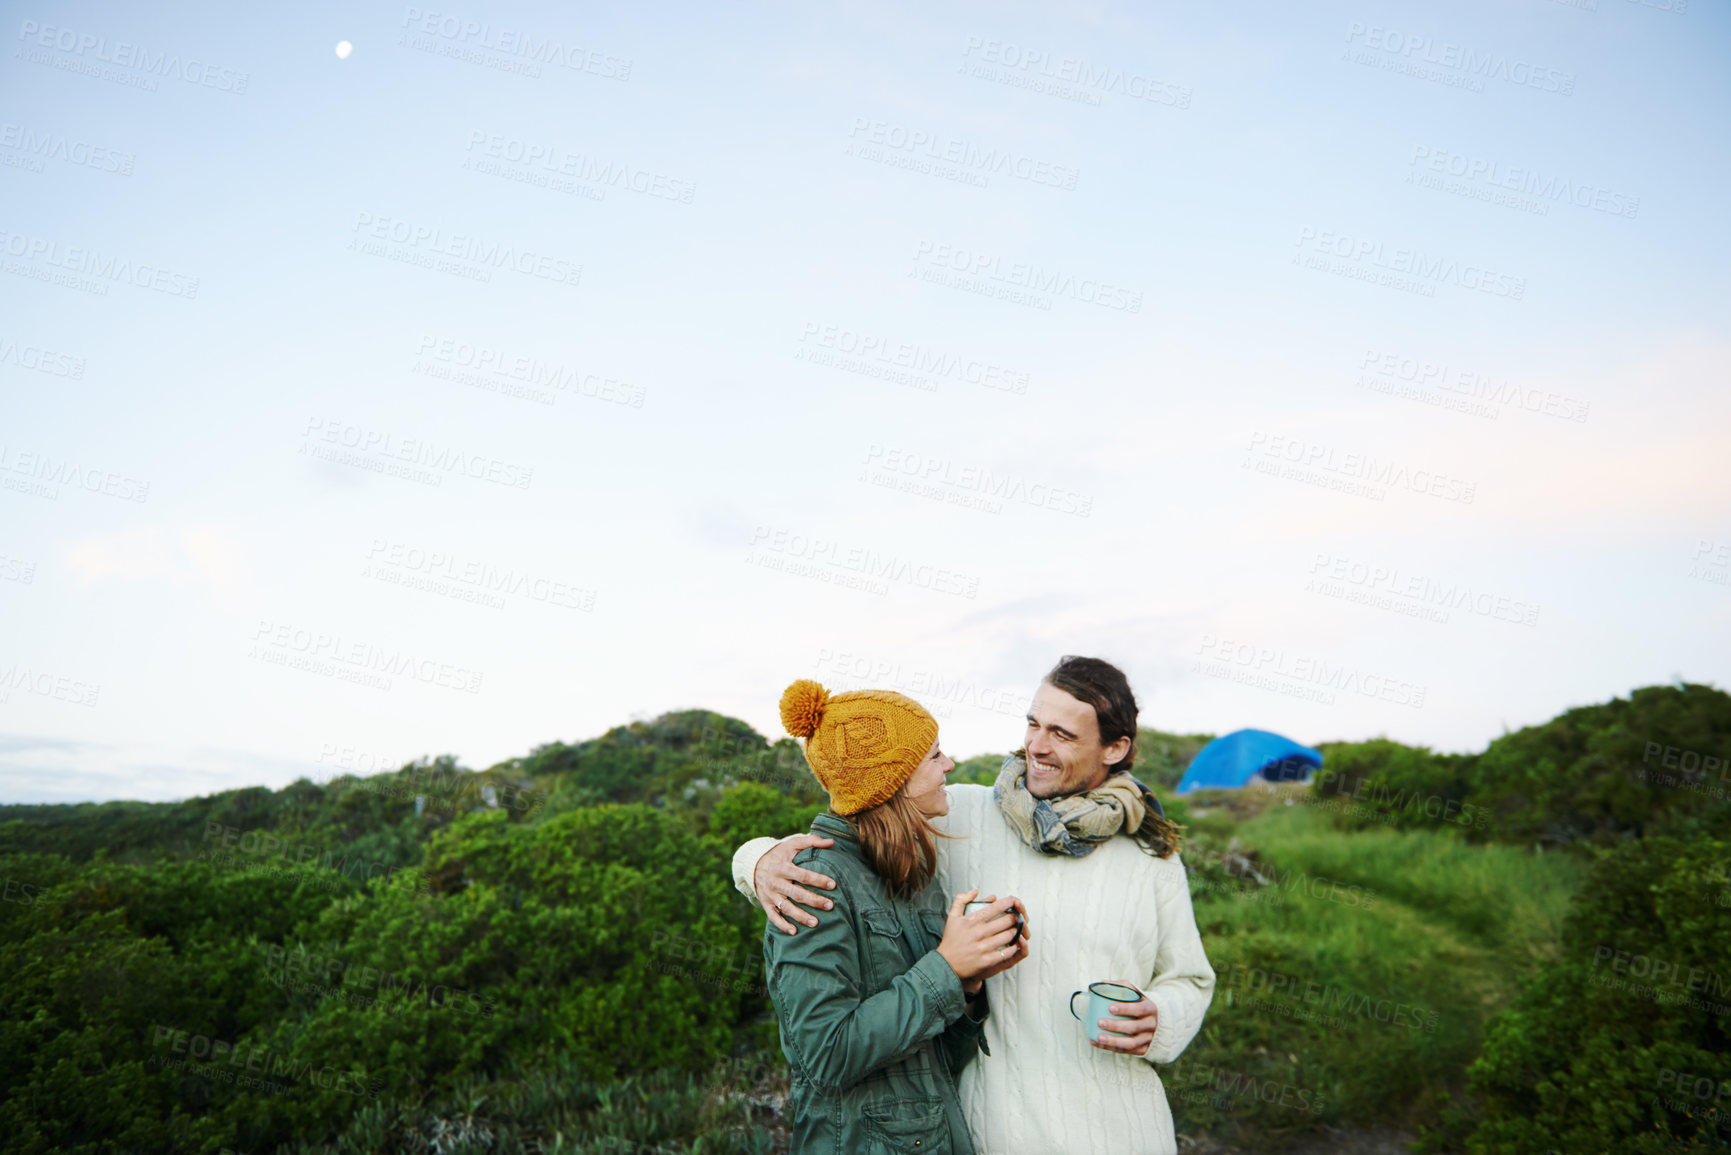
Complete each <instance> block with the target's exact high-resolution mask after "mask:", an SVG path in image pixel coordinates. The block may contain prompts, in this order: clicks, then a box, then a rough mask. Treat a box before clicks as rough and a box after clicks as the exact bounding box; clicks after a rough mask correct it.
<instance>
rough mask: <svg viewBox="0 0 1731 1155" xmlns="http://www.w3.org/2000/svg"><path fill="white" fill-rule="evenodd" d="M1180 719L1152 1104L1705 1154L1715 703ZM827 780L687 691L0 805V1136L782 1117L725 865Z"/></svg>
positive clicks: (371, 1137)
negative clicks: (615, 710)
mask: <svg viewBox="0 0 1731 1155" xmlns="http://www.w3.org/2000/svg"><path fill="white" fill-rule="evenodd" d="M1206 741H1207V736H1205V735H1177V734H1166V733H1161V732H1158V731H1153V730H1144V731H1143V732H1142V733H1141V735H1140V737H1139V744H1138V750H1139V753H1138V766H1137V770H1138V773H1139V774H1141V775H1142V776H1143V777H1144V779H1145V780H1146V781H1149V782H1150V783H1151V784H1153V785H1155V787H1156V789H1157V790H1158V791H1159V792H1160V793H1161V795H1162V797H1163V798H1164V799H1166V800H1167V801H1168V807H1167V809H1168V812H1169V814H1170V815H1171V816H1172V817H1174V818H1175V819H1177V820H1178V821H1180V822H1183V823H1186V824H1187V829H1186V838H1187V844H1186V847H1185V852H1184V858H1185V863H1186V866H1187V868H1188V870H1189V871H1190V875H1191V890H1192V897H1193V900H1194V903H1195V907H1196V914H1197V919H1198V922H1199V924H1200V925H1201V927H1202V930H1203V934H1204V941H1205V943H1206V944H1207V948H1208V951H1209V956H1210V959H1211V960H1212V961H1213V964H1214V966H1215V969H1216V971H1217V974H1218V976H1219V984H1218V987H1217V992H1216V997H1215V1000H1214V1004H1213V1006H1212V1008H1211V1010H1210V1012H1209V1016H1208V1019H1207V1021H1206V1023H1205V1025H1204V1027H1203V1029H1202V1031H1201V1033H1200V1034H1199V1035H1198V1036H1197V1038H1196V1040H1195V1042H1194V1043H1193V1044H1192V1045H1191V1046H1190V1048H1189V1049H1188V1050H1187V1051H1186V1053H1185V1055H1184V1056H1183V1058H1182V1059H1181V1060H1180V1061H1179V1062H1178V1063H1176V1064H1173V1065H1172V1066H1171V1067H1168V1068H1165V1069H1163V1078H1164V1080H1165V1082H1166V1085H1167V1090H1168V1097H1169V1099H1170V1101H1171V1103H1172V1107H1173V1111H1174V1114H1175V1116H1176V1118H1177V1120H1178V1124H1179V1128H1180V1131H1181V1132H1182V1133H1184V1134H1186V1135H1189V1136H1191V1137H1193V1138H1198V1139H1201V1140H1204V1141H1205V1142H1207V1143H1211V1144H1216V1145H1218V1144H1222V1143H1224V1144H1227V1145H1228V1146H1235V1147H1237V1148H1238V1149H1240V1150H1244V1151H1259V1152H1260V1151H1280V1150H1284V1149H1285V1148H1286V1146H1287V1145H1288V1144H1291V1143H1298V1142H1305V1141H1312V1140H1318V1139H1319V1137H1320V1138H1321V1141H1323V1142H1324V1143H1326V1142H1329V1141H1331V1140H1328V1139H1327V1136H1331V1135H1332V1136H1335V1137H1337V1138H1338V1137H1339V1136H1342V1135H1345V1134H1348V1133H1353V1132H1356V1131H1361V1130H1364V1129H1367V1128H1371V1127H1380V1128H1385V1129H1386V1128H1394V1129H1396V1130H1397V1131H1400V1132H1403V1133H1405V1134H1407V1135H1409V1136H1418V1135H1421V1134H1422V1136H1423V1139H1422V1143H1423V1145H1424V1148H1425V1150H1427V1151H1431V1152H1443V1151H1461V1152H1472V1153H1475V1155H1476V1153H1479V1152H1483V1153H1486V1155H1489V1153H1490V1152H1493V1151H1494V1152H1505V1151H1506V1152H1527V1151H1532V1152H1544V1151H1547V1150H1549V1149H1551V1147H1553V1146H1555V1145H1556V1142H1555V1137H1556V1136H1562V1135H1567V1136H1569V1139H1568V1143H1567V1146H1566V1147H1563V1148H1559V1149H1566V1150H1569V1151H1571V1152H1576V1151H1579V1152H1592V1151H1617V1152H1623V1151H1636V1152H1646V1151H1668V1150H1684V1149H1688V1150H1724V1149H1726V1143H1727V1141H1728V1140H1731V1127H1727V1126H1726V1125H1725V1120H1724V1116H1723V1115H1722V1114H1719V1113H1717V1109H1718V1108H1721V1107H1723V1106H1724V1104H1723V1103H1716V1102H1714V1101H1713V1100H1712V1099H1711V1098H1709V1099H1708V1100H1705V1101H1702V1100H1700V1099H1699V1097H1698V1096H1696V1095H1695V1094H1694V1090H1695V1089H1696V1088H1698V1087H1700V1086H1703V1085H1705V1086H1708V1087H1709V1088H1718V1087H1720V1086H1725V1085H1731V1084H1727V1083H1725V1082H1724V1080H1727V1079H1731V1059H1728V1058H1727V1056H1731V973H1727V972H1728V971H1731V968H1728V967H1727V964H1726V963H1725V962H1724V960H1725V959H1727V958H1731V889H1728V883H1731V878H1728V877H1727V873H1726V870H1725V864H1726V863H1727V862H1731V803H1728V802H1727V789H1726V787H1727V786H1728V785H1731V775H1728V774H1727V771H1726V761H1725V755H1726V754H1727V753H1728V752H1731V698H1728V697H1727V696H1726V695H1725V694H1723V693H1721V692H1720V691H1718V690H1715V689H1712V688H1710V687H1704V686H1689V685H1684V686H1663V687H1649V688H1646V689H1643V690H1638V691H1635V692H1634V693H1633V694H1631V695H1630V697H1629V699H1627V700H1621V699H1619V700H1614V701H1612V702H1609V703H1605V704H1602V705H1597V706H1590V707H1585V708H1582V709H1578V710H1571V711H1569V712H1567V713H1565V714H1563V715H1561V716H1559V717H1558V718H1557V719H1554V720H1552V721H1551V722H1548V723H1546V724H1544V725H1542V726H1536V727H1530V728H1528V729H1525V730H1522V731H1518V732H1515V733H1511V734H1507V735H1504V736H1503V737H1501V738H1499V739H1497V740H1496V741H1495V742H1493V743H1491V744H1490V745H1489V746H1488V747H1487V749H1486V750H1484V751H1482V752H1479V753H1477V754H1472V755H1438V754H1435V753H1433V752H1431V751H1429V750H1426V749H1424V748H1422V747H1412V746H1406V745H1403V744H1400V743H1396V742H1392V741H1389V740H1386V739H1373V740H1371V741H1367V742H1357V743H1342V742H1337V743H1328V744H1325V746H1324V747H1323V748H1324V749H1325V752H1326V753H1327V755H1328V763H1327V770H1328V772H1327V773H1326V774H1324V775H1321V776H1318V778H1317V780H1316V781H1315V782H1313V783H1312V784H1310V785H1308V786H1305V785H1292V786H1280V787H1273V788H1269V789H1266V790H1259V791H1238V792H1208V793H1201V794H1196V795H1192V796H1189V797H1188V798H1186V799H1182V800H1179V799H1174V798H1172V797H1171V795H1170V790H1171V788H1172V786H1173V785H1175V783H1176V781H1177V779H1178V777H1179V776H1180V775H1181V774H1182V773H1183V770H1184V768H1185V767H1186V766H1187V765H1188V762H1189V760H1190V758H1191V757H1193V756H1194V754H1195V751H1196V750H1197V749H1199V748H1200V746H1201V745H1202V744H1203V743H1205V742H1206ZM1000 762H1001V756H999V755H992V756H989V757H982V758H978V759H971V760H969V762H967V763H965V764H963V766H961V767H960V768H958V771H957V777H958V778H959V779H961V780H971V781H983V782H990V781H991V780H993V778H995V776H996V773H997V769H998V764H999V763H1000ZM822 807H823V795H822V793H821V791H819V790H818V788H817V784H816V782H815V780H814V779H813V778H812V776H811V774H810V772H809V771H808V770H807V769H806V768H805V766H804V762H803V758H802V757H801V755H800V754H799V751H798V748H797V746H796V745H795V744H794V743H792V742H790V741H787V740H782V741H779V742H775V743H771V742H770V741H769V740H767V739H766V738H764V737H763V736H762V735H759V734H757V733H756V732H755V731H753V730H752V729H751V728H750V727H749V726H747V725H745V724H744V723H742V722H739V721H738V720H736V719H730V718H726V717H723V716H721V715H717V714H713V713H710V712H707V711H701V710H692V711H681V712H676V713H671V714H667V715H664V716H662V717H660V718H657V719H654V720H652V721H647V722H636V723H632V724H630V725H627V726H620V727H616V728H614V729H612V730H610V731H608V732H607V733H606V734H603V735H601V736H600V737H597V738H594V739H591V740H588V741H584V742H580V743H576V744H572V745H567V744H562V743H555V744H551V745H546V746H541V747H538V748H536V749H535V750H533V751H531V752H530V753H529V754H527V755H526V756H524V757H522V758H516V759H511V760H508V761H506V762H504V763H501V764H499V765H497V766H493V767H489V768H487V769H485V770H481V771H470V770H467V769H465V768H463V767H461V766H459V765H458V764H457V763H456V761H455V760H454V759H451V758H448V757H447V758H439V759H433V760H427V761H423V762H419V763H414V764H410V765H407V766H404V767H402V768H401V769H399V770H397V771H395V772H392V773H389V774H381V775H376V776H372V777H368V778H343V779H338V780H335V781H333V782H330V783H327V784H324V785H317V784H314V783H311V782H307V781H300V782H296V783H294V784H293V785H291V786H288V787H286V788H284V789H282V790H279V791H271V790H265V789H259V788H254V789H246V790H236V791H227V792H223V793H220V794H216V795H212V796H209V797H206V798H199V799H191V800H187V801H185V802H178V803H161V804H151V803H129V802H117V803H106V804H102V805H80V806H8V807H3V808H0V875H3V877H4V880H5V881H4V887H5V891H4V896H5V899H6V901H5V902H4V903H0V968H4V973H5V974H6V975H7V976H8V980H7V982H6V983H5V984H4V985H3V986H0V1146H3V1149H4V1150H6V1151H18V1152H49V1151H72V1152H92V1153H94V1152H98V1151H104V1152H110V1151H141V1152H142V1151H197V1152H210V1153H211V1155H217V1153H219V1152H222V1151H225V1150H233V1151H255V1152H262V1151H283V1152H293V1151H313V1150H321V1151H322V1150H330V1149H334V1150H340V1151H348V1150H353V1151H403V1152H409V1151H413V1152H423V1151H438V1152H440V1153H441V1155H444V1153H446V1152H453V1151H481V1150H486V1151H492V1152H516V1151H532V1150H533V1151H571V1152H602V1151H607V1152H612V1153H614V1155H619V1153H621V1152H625V1151H639V1150H654V1151H667V1152H688V1151H689V1152H699V1151H702V1152H723V1151H726V1152H735V1151H737V1152H757V1153H766V1152H769V1151H772V1150H776V1149H779V1148H778V1144H784V1142H785V1128H784V1127H783V1126H782V1124H781V1122H780V1120H779V1116H778V1114H777V1110H776V1108H777V1105H778V1104H779V1103H780V1102H782V1101H783V1098H782V1097H784V1096H785V1094H786V1089H787V1088H786V1072H785V1066H784V1064H783V1062H782V1059H781V1056H780V1054H779V1051H778V1050H777V1048H776V1046H775V1042H774V1037H773V1022H772V1020H771V1018H770V1016H769V1013H768V1012H769V1007H768V1003H767V1001H766V999H765V996H764V992H763V988H762V957H761V952H760V949H759V939H760V936H761V933H762V927H763V916H762V915H761V913H760V912H757V911H755V910H753V909H751V908H749V907H748V905H747V904H746V903H745V902H744V900H742V899H740V898H739V897H738V896H737V895H736V894H734V893H733V892H732V890H731V887H730V885H729V883H728V877H727V875H728V871H727V861H728V857H729V855H730V854H731V851H732V848H733V846H734V845H736V844H737V843H738V842H739V841H740V840H742V839H743V838H746V837H749V836H752V835H757V834H775V835H779V834H785V833H789V832H792V831H794V830H801V829H805V828H806V826H807V824H808V823H809V821H810V817H811V815H812V814H813V813H815V812H816V811H818V810H819V809H821V808H822ZM1642 960H1645V961H1642ZM1656 968H1657V973H1655V969H1656ZM1643 979H1644V980H1645V981H1644V982H1643V981H1641V980H1643ZM1656 980H1657V981H1656ZM645 1006H653V1007H654V1008H655V1022H654V1026H653V1028H649V1027H648V1026H645V1025H641V1023H642V1009H643V1008H644V1007H645ZM1588 1012H1590V1013H1588ZM1214 1149H1219V1147H1218V1146H1216V1147H1215V1148H1214Z"/></svg>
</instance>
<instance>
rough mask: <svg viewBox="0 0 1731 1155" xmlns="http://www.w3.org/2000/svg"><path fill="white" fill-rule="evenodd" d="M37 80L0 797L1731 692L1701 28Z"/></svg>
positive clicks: (50, 19)
mask: <svg viewBox="0 0 1731 1155" xmlns="http://www.w3.org/2000/svg"><path fill="white" fill-rule="evenodd" d="M1667 5H1669V6H1667ZM1679 5H1682V8H1681V10H1678V6H1679ZM0 28H4V35H5V37H6V43H7V45H8V47H7V50H6V52H5V54H4V58H3V64H0V204H3V205H4V212H3V214H0V255H3V258H4V265H3V271H4V273H5V274H6V275H5V276H4V277H0V799H3V800H5V801H10V802H33V801H70V800H81V799H110V798H140V799H172V798H182V797H187V796H191V795H196V794H202V793H208V792H210V791H214V790H220V789H227V788H232V787H239V786H244V785H252V784H261V783H262V784H266V785H271V786H280V785H283V784H285V783H287V782H289V781H291V780H293V779H294V778H296V777H300V776H307V777H311V778H313V779H315V780H321V781H322V780H324V779H327V778H329V777H330V776H332V775H333V774H335V773H338V772H340V771H342V770H345V769H360V770H367V771H372V770H378V769H383V768H388V767H392V766H394V765H396V764H398V763H400V762H402V761H405V760H407V759H410V758H414V757H417V756H420V755H426V754H440V753H451V754H455V755H457V756H458V757H459V758H460V759H461V760H462V762H463V763H464V764H465V765H468V766H470V767H474V768H482V767H485V766H487V765H489V764H491V763H493V762H496V761H499V760H501V759H504V758H508V757H512V756H515V755H520V754H524V753H526V752H528V751H529V750H530V749H532V748H533V747H534V746H536V745H538V744H541V743H544V742H549V741H554V740H563V741H577V740H581V739H583V738H587V737H592V736H594V735H597V734H599V733H601V732H602V731H604V730H605V729H607V728H608V727H610V726H613V725H617V724H620V723H623V722H626V721H629V720H631V719H633V718H646V717H652V716H654V715H656V714H658V713H661V712H663V711H665V710H670V709H679V708H688V707H698V706H701V707H707V708H709V709H714V710H718V711H721V712H723V713H727V714H731V715H735V716H737V717H740V718H743V719H745V720H746V721H748V722H750V723H751V724H752V725H754V726H756V727H757V728H758V729H759V730H761V731H762V732H764V733H765V734H766V735H768V736H769V737H771V738H775V737H778V736H780V733H781V731H780V727H779V725H778V723H777V719H776V702H777V699H778V698H779V696H780V693H781V690H782V688H783V687H784V686H785V685H786V684H787V683H788V682H789V681H791V680H793V679H794V678H799V677H815V678H817V679H819V680H820V681H823V682H825V684H827V685H829V686H831V687H832V688H833V689H838V690H839V689H851V688H857V687H860V686H868V685H872V686H882V687H886V688H894V689H900V690H902V691H904V692H906V693H909V694H911V695H912V696H914V697H915V698H918V699H920V700H921V701H923V702H925V703H926V704H927V705H928V706H930V707H931V708H932V709H933V712H934V713H935V714H937V715H938V717H939V720H940V723H941V725H942V731H941V737H942V740H943V741H944V743H945V745H946V747H947V748H948V749H949V751H950V752H951V753H953V754H955V755H956V756H957V757H962V756H966V755H971V754H976V753H981V752H984V751H997V750H1005V749H1009V748H1011V747H1013V746H1014V745H1015V744H1016V741H1017V739H1018V737H1019V736H1020V733H1021V724H1020V718H1021V712H1022V709H1023V707H1024V705H1025V702H1026V698H1027V696H1028V695H1029V694H1030V693H1031V691H1032V689H1033V687H1034V685H1035V684H1036V682H1037V681H1038V679H1039V677H1040V675H1041V674H1042V673H1043V672H1044V671H1045V670H1046V669H1047V668H1048V667H1049V666H1050V665H1051V664H1052V662H1053V661H1054V660H1055V659H1056V658H1057V657H1058V656H1059V655H1061V654H1064V653H1086V654H1095V655H1099V656H1102V657H1106V658H1109V659H1112V660H1114V661H1117V662H1118V663H1120V664H1121V665H1122V666H1123V667H1124V668H1125V669H1126V670H1127V671H1128V672H1129V673H1130V675H1131V678H1132V682H1133V684H1134V686H1135V688H1136V690H1137V692H1138V694H1139V696H1140V699H1141V701H1142V705H1143V712H1142V721H1143V723H1144V724H1145V725H1152V726H1157V727H1160V728H1162V729H1168V730H1180V731H1186V732H1190V731H1210V732H1216V733H1221V732H1225V731H1228V730H1233V729H1238V728H1240V727H1246V726H1250V727H1257V728H1262V729H1270V730H1275V731H1278V732H1281V733H1284V734H1287V735H1289V736H1291V737H1293V738H1295V739H1297V740H1299V741H1301V742H1305V743H1309V744H1314V743H1316V742H1319V741H1326V740H1331V739H1356V738H1366V737H1371V736H1374V735H1378V734H1386V735H1388V736H1390V737H1394V738H1398V739H1400V740H1402V741H1407V742H1415V743H1425V744H1428V745H1432V746H1435V747H1438V748H1441V749H1448V750H1473V749H1480V748H1482V747H1483V746H1484V744H1485V743H1486V742H1487V741H1489V740H1490V739H1492V738H1494V737H1495V736H1496V735H1498V734H1500V733H1502V732H1503V731H1504V730H1505V729H1507V728H1515V727H1519V726H1522V725H1529V724H1533V723H1537V722H1542V721H1544V720H1546V719H1549V718H1551V717H1552V716H1554V715H1555V714H1557V713H1559V712H1561V711H1562V710H1564V709H1567V708H1569V707H1571V706H1577V705H1584V704H1589V703H1594V702H1600V701H1604V700H1606V699H1609V698H1610V697H1612V696H1616V695H1626V694H1627V693H1628V692H1629V690H1630V689H1632V688H1634V687H1637V686H1642V685H1649V684H1654V683H1661V682H1668V681H1670V680H1672V679H1674V678H1683V679H1687V680H1690V681H1703V682H1711V683H1715V684H1718V685H1722V686H1723V685H1726V684H1727V682H1728V681H1731V646H1728V645H1727V642H1728V641H1731V581H1728V574H1731V454H1728V453H1727V452H1726V445H1727V434H1728V433H1731V391H1728V390H1727V383H1728V382H1731V331H1728V330H1731V324H1728V319H1731V300H1728V296H1731V294H1728V292H1727V278H1726V277H1725V275H1724V272H1723V270H1724V269H1725V268H1726V267H1727V261H1728V257H1731V253H1728V251H1727V250H1728V244H1727V239H1728V228H1727V223H1726V217H1725V213H1724V204H1725V200H1726V192H1727V188H1728V186H1731V165H1728V163H1727V151H1728V149H1731V131H1727V121H1728V115H1727V114H1728V113H1731V68H1727V65H1726V62H1727V60H1731V13H1728V11H1727V9H1726V8H1725V6H1724V5H1722V4H1718V3H1710V2H1704V0H1693V2H1690V3H1687V4H1684V3H1683V0H1650V2H1649V0H1639V2H1638V0H1578V2H1577V3H1561V2H1556V0H1497V2H1490V0H1463V2H1461V3H1456V4H1450V5H1446V6H1439V5H1435V4H1421V3H1403V2H1386V3H1375V4H1372V3H1368V2H1363V0H1359V2H1352V3H1305V4H1298V5H1287V4H1276V3H1272V2H1265V3H1233V4H1225V5H1220V4H1215V5H1196V4H1186V5H1173V4H1158V5H1144V4H1136V5H1130V4H1122V5H1120V4H1076V5H1061V4H1059V5H1050V6H1036V5H1022V4H1010V3H1004V4H993V3H973V4H969V3H963V4H944V5H936V6H933V5H923V4H919V5H917V4H890V5H884V4H854V5H830V6H820V7H815V8H814V7H811V6H807V5H795V4H785V3H784V4H774V3H770V4H764V3H748V4H745V5H724V6H714V5H697V4H680V5H656V4H651V5H632V6H626V5H618V6H614V7H613V8H611V9H608V8H603V7H599V6H583V7H580V8H577V9H573V8H570V7H569V6H564V5H551V4H491V5H480V4H472V5H470V6H468V7H466V8H461V9H450V8H444V7H440V8H432V7H425V6H423V7H414V6H405V5H395V6H392V5H388V4H382V5H372V6H365V7H361V8H357V7H356V6H353V5H346V4H335V3H316V2H315V3H310V4H305V5H298V6H294V7H292V8H280V7H279V8H271V9H248V8H246V7H245V6H242V8H240V9H236V8H235V7H234V6H232V5H214V4H213V5H205V6H202V7H189V6H178V7H175V8H172V9H171V8H168V7H167V6H157V7H156V10H152V7H151V6H138V5H121V4H113V3H60V4H55V5H47V4H36V5H34V6H32V5H18V4H8V5H6V17H5V22H4V24H3V25H0ZM345 42H346V43H347V44H349V45H351V46H352V50H351V51H349V52H348V53H347V54H346V55H344V56H339V53H338V51H337V46H338V45H339V43H345Z"/></svg>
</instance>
